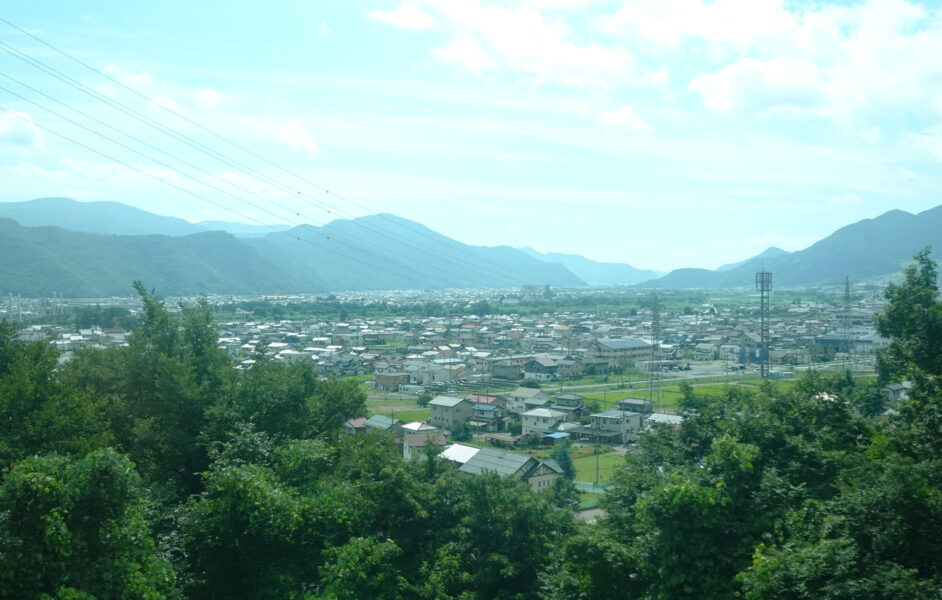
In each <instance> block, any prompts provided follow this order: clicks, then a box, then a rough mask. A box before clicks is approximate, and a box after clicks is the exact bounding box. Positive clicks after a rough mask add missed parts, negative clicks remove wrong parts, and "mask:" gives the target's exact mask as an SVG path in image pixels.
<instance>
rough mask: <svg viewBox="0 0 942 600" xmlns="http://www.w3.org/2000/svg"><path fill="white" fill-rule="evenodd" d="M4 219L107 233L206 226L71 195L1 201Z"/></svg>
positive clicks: (185, 232) (185, 230)
mask: <svg viewBox="0 0 942 600" xmlns="http://www.w3.org/2000/svg"><path fill="white" fill-rule="evenodd" d="M0 218H7V219H13V220H14V221H16V222H17V223H19V224H20V225H24V226H26V227H42V226H50V225H51V226H54V227H62V228H63V229H69V230H71V231H84V232H87V233H100V234H105V235H148V234H157V235H189V234H191V233H199V232H202V231H207V229H206V228H204V227H202V226H200V225H195V224H193V223H190V222H189V221H184V220H183V219H177V218H175V217H163V216H160V215H155V214H153V213H149V212H147V211H143V210H140V209H137V208H134V207H133V206H127V205H126V204H120V203H118V202H77V201H75V200H71V199H69V198H38V199H36V200H30V201H28V202H0Z"/></svg>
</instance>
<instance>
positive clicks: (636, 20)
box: [599, 0, 791, 49]
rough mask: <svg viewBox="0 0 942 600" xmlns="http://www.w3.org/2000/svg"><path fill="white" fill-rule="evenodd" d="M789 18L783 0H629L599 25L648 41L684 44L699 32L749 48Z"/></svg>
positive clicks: (777, 32) (723, 42)
mask: <svg viewBox="0 0 942 600" xmlns="http://www.w3.org/2000/svg"><path fill="white" fill-rule="evenodd" d="M790 19H791V16H790V14H789V13H788V12H787V11H786V10H785V9H784V8H783V7H782V3H781V2H780V1H778V0H716V1H714V2H705V1H703V0H625V1H624V2H622V3H621V6H620V8H619V10H618V12H617V13H616V14H615V15H613V16H610V17H608V18H606V19H604V20H601V21H600V24H599V26H600V29H601V30H602V31H603V32H606V33H610V34H617V35H630V36H631V37H632V38H633V39H635V40H638V42H639V43H640V44H644V45H649V46H679V45H680V44H681V43H683V42H684V41H685V39H686V38H690V37H696V38H699V39H703V40H706V41H708V42H711V43H716V44H720V45H732V46H736V47H737V48H740V49H744V48H748V47H749V46H750V45H752V44H753V43H755V42H756V41H757V40H766V41H767V40H768V39H769V38H770V37H772V38H776V37H779V36H780V35H781V29H782V27H783V25H787V24H788V22H789V21H790Z"/></svg>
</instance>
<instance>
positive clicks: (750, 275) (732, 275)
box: [642, 206, 942, 288]
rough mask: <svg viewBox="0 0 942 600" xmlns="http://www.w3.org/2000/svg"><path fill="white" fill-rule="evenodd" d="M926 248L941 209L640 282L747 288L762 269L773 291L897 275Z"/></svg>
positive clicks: (893, 216) (939, 235) (888, 216)
mask: <svg viewBox="0 0 942 600" xmlns="http://www.w3.org/2000/svg"><path fill="white" fill-rule="evenodd" d="M926 246H933V247H935V248H942V206H937V207H935V208H932V209H929V210H927V211H923V212H921V213H919V214H916V215H913V214H910V213H907V212H904V211H901V210H892V211H890V212H887V213H884V214H883V215H880V216H879V217H876V218H874V219H864V220H862V221H858V222H857V223H853V224H851V225H847V226H846V227H842V228H841V229H838V230H837V231H835V232H834V233H832V234H831V235H829V236H828V237H826V238H824V239H823V240H821V241H819V242H817V243H815V244H813V245H811V246H809V247H808V248H806V249H804V250H800V251H798V252H792V253H788V254H782V255H779V256H773V257H771V258H760V257H755V258H752V259H750V260H748V261H746V262H745V263H743V264H740V265H739V266H734V267H733V268H730V269H729V270H726V271H705V270H701V269H695V270H694V269H678V270H676V271H672V272H671V273H669V274H667V275H666V276H664V277H662V278H660V279H656V280H653V281H649V282H646V283H644V284H642V285H643V286H644V287H660V288H732V287H751V286H753V285H754V282H755V273H756V272H757V271H759V270H761V269H762V268H763V267H764V268H765V269H766V270H768V271H771V272H772V273H773V278H774V285H775V286H776V287H789V286H819V285H837V284H840V283H841V282H842V281H844V278H845V277H850V279H851V280H855V281H864V280H868V279H875V278H882V277H886V276H889V275H893V274H896V273H899V271H900V270H901V269H902V268H903V266H904V265H905V264H906V263H908V262H909V261H910V260H911V259H912V257H913V255H914V254H916V253H917V252H918V251H919V250H921V249H922V248H925V247H926Z"/></svg>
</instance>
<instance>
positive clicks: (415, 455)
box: [402, 429, 448, 460]
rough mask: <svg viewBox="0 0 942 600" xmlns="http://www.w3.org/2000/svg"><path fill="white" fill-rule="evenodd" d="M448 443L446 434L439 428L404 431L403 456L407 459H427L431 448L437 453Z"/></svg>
mask: <svg viewBox="0 0 942 600" xmlns="http://www.w3.org/2000/svg"><path fill="white" fill-rule="evenodd" d="M447 445H448V442H447V441H445V436H444V435H442V432H441V431H440V430H438V429H436V430H434V431H422V432H418V433H403V435H402V458H403V459H405V460H412V459H415V460H426V459H427V458H428V453H429V450H430V449H432V448H434V452H435V454H438V452H439V450H441V449H442V448H444V447H445V446H447Z"/></svg>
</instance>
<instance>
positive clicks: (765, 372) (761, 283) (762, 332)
mask: <svg viewBox="0 0 942 600" xmlns="http://www.w3.org/2000/svg"><path fill="white" fill-rule="evenodd" d="M756 290H758V292H759V337H760V339H761V341H760V344H761V345H760V349H759V353H760V354H759V365H760V369H761V374H762V379H768V378H769V363H770V356H769V294H771V292H772V273H770V272H768V271H759V272H758V273H756Z"/></svg>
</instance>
